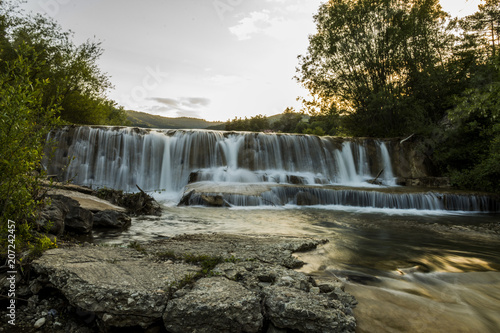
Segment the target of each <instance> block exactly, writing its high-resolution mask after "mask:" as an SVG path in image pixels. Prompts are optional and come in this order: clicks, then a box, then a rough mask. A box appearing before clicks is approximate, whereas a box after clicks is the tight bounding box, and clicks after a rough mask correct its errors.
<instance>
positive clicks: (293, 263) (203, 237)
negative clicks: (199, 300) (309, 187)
mask: <svg viewBox="0 0 500 333" xmlns="http://www.w3.org/2000/svg"><path fill="white" fill-rule="evenodd" d="M326 242H327V240H321V239H314V238H308V237H291V236H269V235H231V234H193V235H180V236H176V237H172V238H170V239H164V240H160V241H156V242H151V243H148V244H144V247H145V248H146V250H147V251H148V252H152V253H160V252H162V251H164V249H165V248H168V249H169V250H170V251H172V252H175V253H190V254H193V255H208V256H213V257H221V258H223V259H230V260H232V259H237V260H247V261H248V260H257V261H261V262H265V263H273V264H277V265H281V266H284V267H287V268H298V267H301V266H302V265H303V264H304V263H303V262H302V261H300V260H298V259H297V258H295V257H293V256H292V253H293V252H301V251H309V250H312V249H315V248H316V247H317V246H318V245H320V244H324V243H326Z"/></svg>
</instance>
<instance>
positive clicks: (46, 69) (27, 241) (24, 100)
mask: <svg viewBox="0 0 500 333" xmlns="http://www.w3.org/2000/svg"><path fill="white" fill-rule="evenodd" d="M102 52H103V50H102V48H101V46H100V44H99V42H93V41H87V42H85V43H83V44H82V45H74V44H73V43H72V41H71V34H70V33H68V32H64V31H62V30H61V28H60V26H59V25H58V24H57V23H56V22H54V21H53V20H51V19H50V18H47V17H44V16H41V15H37V16H29V15H25V14H24V13H22V12H19V10H18V9H17V8H16V6H15V5H13V4H12V3H11V2H9V1H2V0H0V147H1V149H0V175H1V178H0V234H1V235H2V236H1V239H0V243H1V248H2V249H3V250H2V252H4V251H5V252H7V248H8V247H7V246H6V245H7V244H6V243H7V242H8V240H7V239H8V238H7V237H6V236H5V235H6V233H7V225H8V220H12V221H14V222H15V228H16V238H15V240H14V239H13V238H11V239H10V241H11V242H10V243H9V245H12V246H11V247H10V249H13V248H14V246H15V250H16V252H18V253H21V252H22V253H26V252H27V250H28V252H29V253H31V254H36V253H41V251H43V250H44V249H46V248H50V247H54V246H56V245H55V243H54V242H53V241H50V240H48V239H47V238H46V237H45V236H43V232H44V231H45V230H38V227H37V224H36V223H35V221H36V220H37V214H39V208H40V207H41V206H43V205H45V204H47V200H46V198H45V190H44V188H43V187H42V186H41V179H42V178H43V176H44V170H43V168H42V166H41V161H42V158H43V157H44V154H45V153H46V150H45V140H46V138H47V134H48V133H49V131H50V130H51V129H53V128H54V126H58V125H61V124H66V123H76V124H109V125H113V124H124V122H125V121H126V116H125V113H124V111H123V109H122V108H119V107H117V105H116V103H115V102H114V101H111V100H109V99H108V98H107V97H106V92H107V91H108V90H109V89H110V88H111V87H112V85H111V82H110V80H109V78H108V77H107V76H106V75H105V74H104V73H102V72H101V70H100V69H99V67H98V66H97V60H98V58H99V57H100V55H101V54H102ZM11 224H12V223H11ZM39 232H40V233H39ZM2 254H5V253H2ZM18 259H20V258H18Z"/></svg>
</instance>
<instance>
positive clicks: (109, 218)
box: [94, 210, 132, 229]
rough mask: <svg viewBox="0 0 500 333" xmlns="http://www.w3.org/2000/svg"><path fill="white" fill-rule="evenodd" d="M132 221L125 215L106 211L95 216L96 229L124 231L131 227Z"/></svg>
mask: <svg viewBox="0 0 500 333" xmlns="http://www.w3.org/2000/svg"><path fill="white" fill-rule="evenodd" d="M131 221H132V219H131V218H130V217H129V216H128V215H127V214H125V213H122V212H117V211H114V210H104V211H101V212H97V213H95V214H94V228H112V229H124V228H127V227H129V226H130V224H131Z"/></svg>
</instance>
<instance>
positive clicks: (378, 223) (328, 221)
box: [93, 206, 500, 332]
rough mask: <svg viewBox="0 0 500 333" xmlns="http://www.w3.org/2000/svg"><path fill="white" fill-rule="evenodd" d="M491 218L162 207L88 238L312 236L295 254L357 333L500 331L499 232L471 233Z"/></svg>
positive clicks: (391, 212)
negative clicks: (342, 301) (339, 292)
mask: <svg viewBox="0 0 500 333" xmlns="http://www.w3.org/2000/svg"><path fill="white" fill-rule="evenodd" d="M499 221H500V219H499V216H498V214H496V215H495V214H474V213H464V212H453V213H451V212H436V211H413V210H406V211H405V210H384V209H366V208H365V209H360V208H353V207H350V208H349V207H328V208H327V207H316V208H311V207H309V208H299V207H293V206H286V207H281V208H275V209H269V208H258V207H257V208H252V209H250V208H244V209H243V208H240V209H235V208H206V207H168V206H165V207H164V213H163V215H162V216H161V217H140V218H135V219H134V220H133V223H132V226H131V227H130V228H129V229H128V230H126V231H123V232H114V233H112V232H99V233H97V232H96V233H94V235H93V237H94V242H96V243H110V244H128V243H129V242H131V241H138V242H149V241H152V240H156V239H162V238H167V237H172V236H174V235H178V234H184V233H210V232H219V233H245V234H275V235H276V234H279V235H293V236H301V235H304V236H313V237H317V238H325V239H328V240H329V242H328V243H327V244H326V245H324V246H321V247H320V248H318V249H317V250H315V251H311V252H307V253H300V254H298V256H299V257H300V258H301V259H302V260H303V261H305V262H306V263H307V264H306V265H305V266H304V267H303V268H302V269H301V270H302V271H304V272H307V273H309V274H312V275H314V276H316V277H317V278H321V279H329V278H332V277H333V276H337V277H340V278H341V279H343V280H344V281H346V289H347V290H348V291H349V292H351V293H352V294H353V295H355V297H356V298H357V299H358V301H359V305H358V306H357V308H356V310H355V315H356V317H357V319H358V332H500V236H499V235H498V234H496V236H495V234H494V233H491V234H490V235H489V234H485V233H484V232H483V233H477V232H475V231H474V230H475V229H480V228H483V227H485V226H491V225H494V224H497V223H499Z"/></svg>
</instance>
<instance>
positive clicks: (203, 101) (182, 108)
mask: <svg viewBox="0 0 500 333" xmlns="http://www.w3.org/2000/svg"><path fill="white" fill-rule="evenodd" d="M149 100H151V101H154V102H157V103H159V104H161V105H156V106H151V107H149V108H148V109H149V110H150V111H151V112H154V113H162V114H164V115H165V114H168V115H170V116H177V117H198V116H199V115H200V112H201V111H203V109H204V108H205V107H207V106H209V105H210V102H211V101H210V99H208V98H204V97H180V98H167V97H152V98H149Z"/></svg>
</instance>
